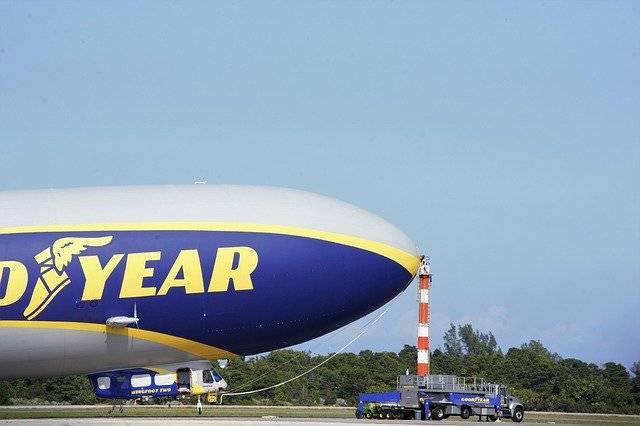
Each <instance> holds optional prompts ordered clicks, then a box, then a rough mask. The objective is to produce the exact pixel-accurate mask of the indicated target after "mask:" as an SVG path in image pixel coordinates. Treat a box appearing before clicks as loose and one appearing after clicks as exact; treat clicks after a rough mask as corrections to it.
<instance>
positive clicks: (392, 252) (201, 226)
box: [0, 222, 420, 276]
mask: <svg viewBox="0 0 640 426" xmlns="http://www.w3.org/2000/svg"><path fill="white" fill-rule="evenodd" d="M89 231H229V232H257V233H266V234H280V235H292V236H296V237H306V238H313V239H316V240H323V241H329V242H332V243H338V244H342V245H345V246H350V247H355V248H359V249H362V250H367V251H370V252H372V253H376V254H379V255H381V256H384V257H386V258H388V259H391V260H393V261H394V262H396V263H398V264H400V265H402V266H403V267H404V268H405V269H406V270H407V271H409V273H410V274H411V275H412V276H413V275H415V274H416V272H417V271H418V266H420V258H419V257H418V256H415V255H413V254H411V253H407V252H406V251H404V250H400V249H398V248H395V247H393V246H390V245H388V244H385V243H379V242H376V241H371V240H367V239H365V238H360V237H354V236H351V235H346V234H338V233H334V232H327V231H318V230H315V229H307V228H297V227H293V226H281V225H265V224H259V223H230V222H150V223H116V224H86V225H45V226H23V227H15V228H0V234H25V233H35V232H89Z"/></svg>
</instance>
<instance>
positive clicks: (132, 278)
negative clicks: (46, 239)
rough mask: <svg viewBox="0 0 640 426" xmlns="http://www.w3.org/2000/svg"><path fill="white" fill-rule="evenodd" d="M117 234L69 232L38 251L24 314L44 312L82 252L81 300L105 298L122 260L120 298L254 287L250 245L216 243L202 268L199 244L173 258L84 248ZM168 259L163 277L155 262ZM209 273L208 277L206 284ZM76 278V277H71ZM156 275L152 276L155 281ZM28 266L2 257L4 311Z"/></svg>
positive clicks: (25, 282)
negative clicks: (77, 234)
mask: <svg viewBox="0 0 640 426" xmlns="http://www.w3.org/2000/svg"><path fill="white" fill-rule="evenodd" d="M112 240H113V236H104V237H96V238H88V237H65V238H60V239H58V240H56V241H55V242H54V243H53V244H52V245H51V246H50V247H47V248H46V249H44V250H42V251H41V252H40V253H38V254H36V255H35V256H34V259H35V260H36V262H37V264H38V266H39V267H40V269H39V271H38V273H37V278H36V280H35V284H34V286H33V290H32V292H31V296H30V299H29V303H28V304H27V307H26V308H25V309H24V311H23V313H22V315H23V316H24V317H25V318H26V319H28V320H32V319H34V318H36V317H37V316H38V315H40V314H41V313H42V312H43V311H44V310H45V309H46V308H47V306H49V304H50V303H51V302H52V301H53V300H54V299H55V297H56V296H57V295H58V294H59V293H60V292H61V291H62V290H63V289H64V288H65V287H67V286H68V285H69V284H71V277H70V276H69V275H68V274H67V271H66V268H67V267H68V266H69V264H70V263H71V261H72V260H73V259H74V257H77V258H78V261H79V263H80V267H81V269H82V272H83V274H84V278H85V281H84V288H83V290H82V296H81V300H83V301H92V300H101V299H102V298H103V295H104V290H105V286H107V283H108V285H109V286H111V285H117V283H115V282H113V279H114V278H113V277H115V275H114V271H115V270H116V268H117V267H118V266H119V265H122V268H121V271H123V272H122V275H119V276H120V277H121V281H120V292H119V293H118V296H117V297H118V298H119V299H126V298H140V297H156V296H167V295H168V294H170V292H182V293H184V294H202V293H205V292H207V293H216V292H226V291H228V290H229V288H230V287H231V286H233V289H234V290H235V291H242V290H253V279H252V274H253V272H254V271H255V269H256V268H257V266H258V253H257V252H256V251H255V250H254V249H253V248H251V247H247V246H236V247H218V248H217V250H216V253H215V257H214V261H213V264H211V263H207V266H208V265H211V269H207V271H205V270H203V264H202V262H201V258H200V253H199V251H198V249H184V250H180V251H179V252H178V254H177V256H175V257H174V258H172V259H170V260H171V263H167V259H164V258H163V253H162V252H161V251H149V252H137V253H113V254H111V256H110V257H109V258H108V259H107V257H106V256H108V255H107V254H106V253H103V254H101V255H100V256H97V255H95V254H91V253H88V254H87V253H85V254H82V253H83V252H84V251H85V250H87V249H88V248H92V247H103V246H106V245H108V244H109V243H111V241H112ZM161 260H164V265H165V266H169V265H171V267H170V268H169V271H168V272H167V273H166V275H164V276H163V277H159V276H157V275H158V273H159V271H160V270H163V271H164V270H165V269H164V268H158V269H156V267H155V266H154V262H159V261H161ZM205 274H206V277H207V278H209V277H210V279H209V281H208V287H207V286H205ZM73 279H74V281H75V279H76V278H75V277H74V278H73ZM152 281H153V282H152ZM29 282H30V280H29V270H28V268H27V266H26V265H25V264H24V263H22V262H20V261H17V260H1V259H0V312H1V309H2V307H4V306H9V305H13V304H14V303H17V302H18V301H19V300H21V299H22V297H23V296H24V295H25V294H26V293H27V287H28V286H29Z"/></svg>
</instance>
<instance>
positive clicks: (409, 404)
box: [356, 374, 524, 422]
mask: <svg viewBox="0 0 640 426" xmlns="http://www.w3.org/2000/svg"><path fill="white" fill-rule="evenodd" d="M449 416H460V417H461V418H463V419H468V418H469V417H471V416H479V417H480V418H482V417H485V416H486V418H487V419H488V420H493V421H495V420H497V419H498V418H500V417H510V418H511V419H512V420H513V421H514V422H521V421H522V420H523V418H524V406H523V405H522V403H521V402H520V401H519V400H518V399H517V398H516V397H514V396H512V395H509V393H508V391H507V388H506V387H505V386H504V385H501V384H497V383H489V382H487V381H485V380H484V379H478V378H475V377H473V378H465V377H458V376H453V375H444V374H432V375H429V376H417V375H401V376H398V389H397V390H395V391H388V392H375V393H363V394H360V396H359V397H358V407H357V409H356V417H358V418H362V417H366V418H379V419H419V420H427V419H431V420H442V419H445V418H447V417H449Z"/></svg>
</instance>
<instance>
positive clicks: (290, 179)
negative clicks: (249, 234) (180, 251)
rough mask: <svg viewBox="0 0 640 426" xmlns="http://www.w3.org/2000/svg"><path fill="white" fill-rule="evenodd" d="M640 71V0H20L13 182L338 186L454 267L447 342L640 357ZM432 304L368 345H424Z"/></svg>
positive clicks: (327, 190) (9, 100) (0, 118)
mask: <svg viewBox="0 0 640 426" xmlns="http://www.w3.org/2000/svg"><path fill="white" fill-rule="evenodd" d="M639 76H640V3H638V2H569V1H567V2H533V1H530V2H463V3H448V2H447V3H444V2H443V3H433V2H391V1H388V2H380V1H378V2H338V1H335V2H325V1H322V2H296V1H288V2H248V1H247V2H233V3H223V2H217V3H215V2H189V3H187V2H158V1H148V2H141V1H134V2H119V3H115V2H80V1H77V2H64V1H59V2H26V1H0V189H14V188H36V187H67V186H83V185H114V184H115V185H128V184H152V183H190V182H193V180H194V178H200V179H207V180H208V181H209V182H210V183H240V184H264V185H281V186H288V187H295V188H301V189H306V190H310V191H314V192H319V193H322V194H325V195H329V196H332V197H336V198H340V199H343V200H346V201H349V202H352V203H354V204H356V205H358V206H361V207H363V208H365V209H367V210H370V211H372V212H374V213H376V214H379V215H380V216H382V217H384V218H386V219H388V220H390V221H391V222H392V223H394V224H396V225H397V226H399V227H400V228H401V229H403V230H404V231H405V232H407V234H409V235H410V236H412V238H413V239H414V240H415V241H416V242H417V243H418V244H420V246H421V247H422V248H423V249H424V250H425V251H426V252H427V253H429V254H430V255H431V257H432V259H433V270H434V273H435V282H434V284H433V291H432V314H433V333H432V335H433V336H434V343H435V345H436V346H437V345H440V344H441V341H442V340H441V336H442V333H443V331H444V329H446V328H447V326H448V324H449V322H452V321H453V322H458V323H461V322H471V323H472V324H473V325H474V326H476V327H479V328H481V329H484V330H492V331H493V332H494V333H495V334H496V336H497V337H498V341H499V343H500V344H501V345H502V346H503V347H505V348H506V347H509V346H510V345H518V344H520V343H521V342H523V341H528V340H529V339H540V340H541V341H542V342H543V343H544V344H545V345H547V346H548V347H550V348H551V349H552V350H554V351H557V352H559V353H560V354H561V355H563V356H566V357H571V356H576V357H580V358H583V359H586V360H590V361H595V362H603V361H608V360H614V361H619V362H623V363H624V364H625V365H630V363H631V362H632V361H634V360H638V359H640V266H639V264H640V262H639V261H640V243H639V241H640V225H639V220H640V219H639V217H640V199H639V190H638V182H640V77H639ZM0 208H1V206H0ZM415 300H416V292H415V287H412V288H411V289H410V290H408V291H407V292H406V293H405V294H403V295H402V296H401V297H400V299H399V300H398V302H397V303H395V304H394V305H393V306H392V308H391V310H390V312H389V314H388V315H387V317H386V318H385V321H384V323H382V324H381V325H380V326H378V327H377V328H376V329H375V330H374V331H373V332H372V333H371V334H368V335H367V336H366V337H364V338H363V339H362V340H361V341H359V342H358V344H357V345H356V346H355V347H354V349H356V350H358V349H360V348H362V347H370V348H372V349H375V350H382V349H389V350H398V349H400V348H401V347H402V345H403V344H404V343H411V344H413V343H414V342H415V335H416V329H415V328H416V325H415V322H416V317H417V306H416V302H415ZM353 329H354V327H351V329H349V330H347V332H343V333H342V334H340V335H338V336H334V337H332V338H331V339H330V340H331V342H333V343H331V342H329V343H327V342H326V341H325V342H324V343H323V344H322V345H320V348H319V349H317V348H316V347H313V345H316V344H315V343H312V344H309V345H308V346H306V347H312V349H314V350H316V349H317V350H318V351H330V350H335V349H336V348H337V347H338V346H339V345H340V343H342V342H344V341H346V340H348V339H349V338H350V337H351V335H352V334H353V332H354V330H353ZM316 346H317V345H316Z"/></svg>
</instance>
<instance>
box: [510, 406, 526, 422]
mask: <svg viewBox="0 0 640 426" xmlns="http://www.w3.org/2000/svg"><path fill="white" fill-rule="evenodd" d="M522 419H524V410H523V409H522V407H516V408H514V409H513V414H512V415H511V420H513V421H514V422H516V423H520V422H521V421H522Z"/></svg>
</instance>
